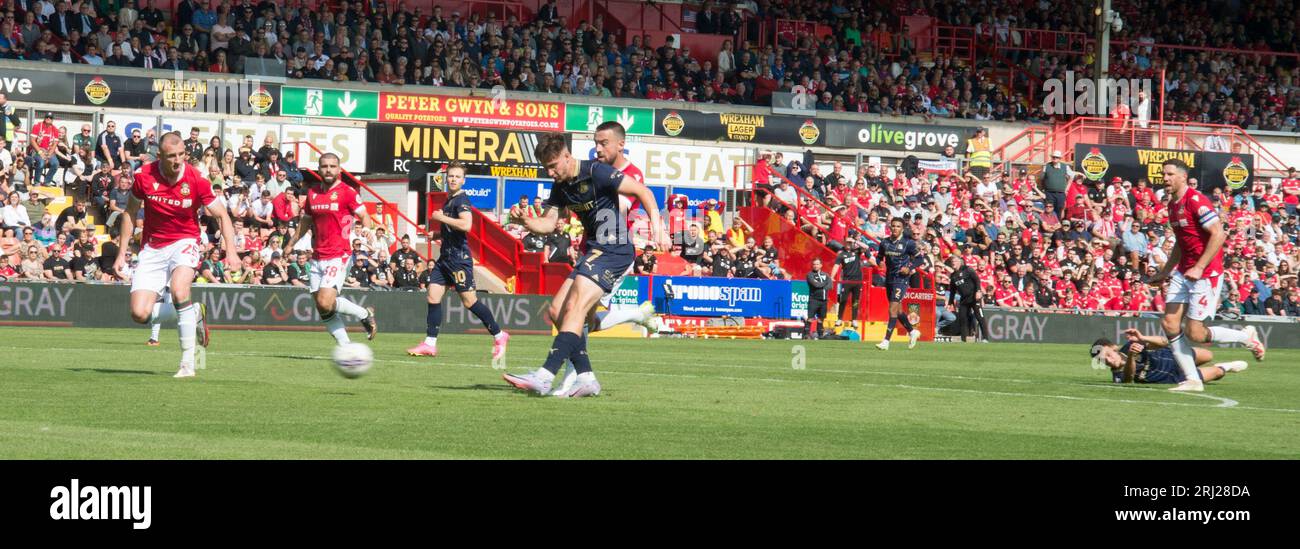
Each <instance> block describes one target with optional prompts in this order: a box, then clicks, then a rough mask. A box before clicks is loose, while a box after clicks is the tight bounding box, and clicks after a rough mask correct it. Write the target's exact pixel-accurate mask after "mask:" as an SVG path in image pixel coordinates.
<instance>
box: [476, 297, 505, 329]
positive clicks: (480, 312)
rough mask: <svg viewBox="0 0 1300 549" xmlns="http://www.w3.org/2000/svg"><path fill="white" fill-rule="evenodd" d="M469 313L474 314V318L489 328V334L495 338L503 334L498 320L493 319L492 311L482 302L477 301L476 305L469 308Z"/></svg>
mask: <svg viewBox="0 0 1300 549" xmlns="http://www.w3.org/2000/svg"><path fill="white" fill-rule="evenodd" d="M469 312H471V313H474V316H476V317H478V319H479V320H480V321H482V322H483V326H485V327H487V331H488V333H489V334H492V335H494V336H495V335H497V334H499V333H501V327H500V326H498V325H497V320H496V319H495V318H492V311H491V310H490V309H488V306H487V305H485V304H483V302H482V301H475V302H474V305H473V306H471V307H470V308H469Z"/></svg>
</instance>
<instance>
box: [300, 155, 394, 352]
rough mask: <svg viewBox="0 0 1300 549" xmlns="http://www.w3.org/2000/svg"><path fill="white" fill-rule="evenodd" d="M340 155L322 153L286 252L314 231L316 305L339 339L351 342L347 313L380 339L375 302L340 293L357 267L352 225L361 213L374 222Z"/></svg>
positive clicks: (310, 267) (370, 336)
mask: <svg viewBox="0 0 1300 549" xmlns="http://www.w3.org/2000/svg"><path fill="white" fill-rule="evenodd" d="M341 171H342V169H341V168H339V157H338V155H336V154H334V153H325V154H322V155H320V160H319V164H318V165H317V170H316V172H317V173H319V174H320V181H319V182H317V183H316V184H315V185H313V186H312V187H310V188H308V189H307V203H306V205H305V206H303V208H302V215H301V217H300V218H299V220H298V229H297V230H296V231H294V233H293V237H292V238H290V239H289V242H287V243H285V245H284V250H283V255H288V254H289V252H291V251H293V246H294V244H297V243H298V240H299V239H300V238H302V237H303V235H304V234H305V233H306V232H307V231H311V249H312V256H311V262H310V263H308V268H307V270H308V272H309V273H310V275H311V287H310V290H311V293H312V296H313V297H315V298H316V311H317V312H319V313H320V319H321V321H322V322H324V323H325V327H326V328H328V329H329V332H330V335H332V336H334V341H336V342H338V344H339V345H343V344H346V343H350V342H351V340H350V339H349V338H348V328H347V325H345V324H344V323H343V316H344V315H346V316H350V317H352V318H355V319H357V320H359V321H361V327H362V328H365V330H366V339H372V340H373V339H375V334H376V333H378V332H379V327H378V326H377V325H376V323H375V311H374V309H373V308H364V307H362V306H360V305H357V304H356V303H353V302H352V301H351V300H349V299H348V298H346V297H343V296H341V295H339V292H340V291H342V289H343V281H344V280H346V279H347V277H348V271H350V270H351V269H352V226H353V225H354V224H355V223H356V221H357V219H360V220H361V226H362V227H365V228H367V229H369V228H370V224H371V223H370V213H369V212H367V211H366V205H365V204H363V203H362V202H361V195H360V194H358V193H357V190H356V189H353V188H352V186H351V185H348V184H347V183H344V182H343V180H342V179H339V174H340V173H341Z"/></svg>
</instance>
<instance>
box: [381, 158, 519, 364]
mask: <svg viewBox="0 0 1300 549" xmlns="http://www.w3.org/2000/svg"><path fill="white" fill-rule="evenodd" d="M464 186H465V166H464V165H463V164H461V163H459V162H453V163H452V164H451V166H448V167H447V203H446V204H443V206H442V210H440V211H435V212H433V213H431V214H429V223H441V224H442V233H441V234H442V246H441V249H440V250H439V251H440V254H439V256H438V262H437V263H436V264H434V266H433V268H432V269H430V270H429V271H430V273H429V280H427V281H425V282H427V283H428V294H427V297H428V300H427V301H428V303H429V309H428V311H427V312H426V316H425V338H424V341H422V342H420V344H419V345H416V346H415V347H412V348H410V349H407V350H406V353H407V354H409V355H412V356H437V355H438V326H439V325H441V324H442V296H443V294H444V293H445V292H446V291H447V286H455V287H456V293H458V294H460V300H461V302H462V303H464V304H465V307H466V308H468V309H469V312H471V313H474V316H476V317H478V319H479V320H480V321H482V322H483V326H485V327H487V330H488V333H489V334H492V359H493V360H498V359H500V358H501V357H503V356H505V354H506V343H508V342H509V341H510V334H508V333H506V332H503V331H502V330H501V327H500V326H497V321H496V319H495V318H492V311H491V310H489V309H488V308H487V305H485V304H483V303H481V302H479V300H478V295H477V294H476V293H475V292H474V257H473V256H471V255H470V253H469V240H468V238H467V237H466V235H467V234H469V230H470V229H471V228H473V226H474V214H473V213H472V211H471V210H473V209H474V206H471V205H470V203H469V195H467V194H465V191H464V189H462V187H464Z"/></svg>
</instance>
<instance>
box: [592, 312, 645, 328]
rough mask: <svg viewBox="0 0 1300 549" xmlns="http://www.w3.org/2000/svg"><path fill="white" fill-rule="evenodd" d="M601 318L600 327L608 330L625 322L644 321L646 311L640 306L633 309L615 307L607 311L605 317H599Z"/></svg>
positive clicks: (598, 315)
mask: <svg viewBox="0 0 1300 549" xmlns="http://www.w3.org/2000/svg"><path fill="white" fill-rule="evenodd" d="M596 316H597V317H600V316H601V315H600V314H599V313H597V315H596ZM599 320H600V329H601V330H608V329H610V328H613V327H614V326H618V325H619V324H622V323H624V322H642V321H644V320H645V311H642V310H641V308H640V307H636V308H632V309H613V310H609V311H606V312H605V315H604V317H603V318H599Z"/></svg>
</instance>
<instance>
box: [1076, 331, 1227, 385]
mask: <svg viewBox="0 0 1300 549" xmlns="http://www.w3.org/2000/svg"><path fill="white" fill-rule="evenodd" d="M1124 336H1125V337H1126V338H1127V339H1128V342H1127V343H1125V344H1124V345H1122V346H1121V345H1117V344H1115V343H1112V342H1111V341H1110V340H1109V339H1106V338H1101V339H1098V340H1097V341H1096V342H1095V343H1093V344H1092V349H1090V350H1089V352H1088V353H1089V354H1090V355H1091V356H1092V367H1093V368H1095V369H1098V370H1101V369H1105V368H1110V372H1111V376H1112V377H1113V378H1114V381H1115V383H1182V382H1184V381H1186V380H1187V378H1186V377H1184V375H1185V374H1183V371H1182V368H1180V367H1179V366H1178V363H1177V361H1175V360H1174V353H1173V351H1172V350H1170V349H1169V340H1168V339H1165V338H1163V337H1159V336H1144V335H1142V333H1141V332H1139V331H1137V329H1136V328H1129V329H1127V330H1125V331H1124ZM1193 351H1194V352H1195V353H1196V365H1197V366H1198V368H1197V369H1196V379H1197V380H1198V381H1200V382H1201V383H1205V382H1208V381H1215V380H1218V379H1222V378H1223V376H1226V375H1228V373H1229V372H1240V371H1243V370H1245V369H1246V366H1247V364H1246V362H1245V361H1244V360H1235V361H1232V362H1224V363H1222V364H1215V365H1213V366H1203V365H1204V364H1209V363H1210V361H1212V360H1214V353H1211V352H1210V351H1209V349H1199V348H1198V349H1193Z"/></svg>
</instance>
